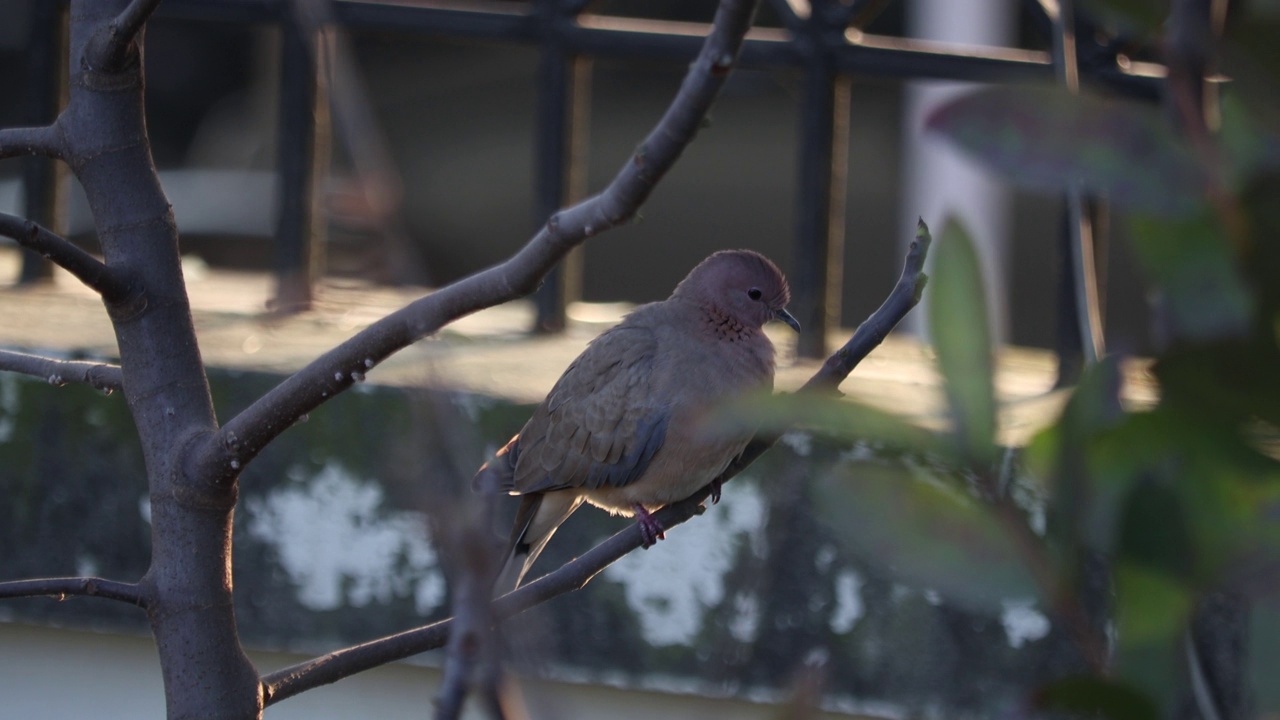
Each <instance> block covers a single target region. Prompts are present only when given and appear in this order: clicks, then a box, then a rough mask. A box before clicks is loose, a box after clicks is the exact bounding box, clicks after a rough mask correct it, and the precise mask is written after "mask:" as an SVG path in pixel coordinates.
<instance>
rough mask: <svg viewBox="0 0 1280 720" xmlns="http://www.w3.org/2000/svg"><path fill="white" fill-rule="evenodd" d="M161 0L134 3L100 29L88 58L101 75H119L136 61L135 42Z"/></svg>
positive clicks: (88, 49)
mask: <svg viewBox="0 0 1280 720" xmlns="http://www.w3.org/2000/svg"><path fill="white" fill-rule="evenodd" d="M159 4H160V0H133V2H130V3H129V5H128V6H127V7H125V9H124V10H121V11H120V14H119V15H117V16H115V17H114V18H112V19H111V22H109V23H107V24H106V25H104V26H103V27H101V28H99V29H98V31H97V32H95V33H94V34H93V37H92V38H90V39H89V45H88V47H86V48H85V58H86V59H87V60H88V61H89V67H91V68H93V69H94V70H97V71H99V72H117V71H119V70H121V69H123V68H124V67H125V65H126V64H127V63H128V62H129V60H130V59H131V58H133V57H136V52H137V51H136V50H134V49H133V48H134V47H135V46H134V44H133V40H134V38H135V37H137V35H138V33H139V32H141V31H142V26H143V25H145V24H146V23H147V19H148V18H150V17H151V13H153V12H155V9H156V7H157V6H158V5H159Z"/></svg>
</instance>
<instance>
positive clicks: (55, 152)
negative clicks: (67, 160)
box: [0, 123, 63, 160]
mask: <svg viewBox="0 0 1280 720" xmlns="http://www.w3.org/2000/svg"><path fill="white" fill-rule="evenodd" d="M62 153H63V148H62V137H61V135H60V134H59V132H58V129H57V124H56V123H55V124H53V125H41V126H39V127H19V128H4V129H0V160H4V159H5V158H12V157H23V156H25V155H41V156H44V157H49V158H59V159H60V158H61V157H62Z"/></svg>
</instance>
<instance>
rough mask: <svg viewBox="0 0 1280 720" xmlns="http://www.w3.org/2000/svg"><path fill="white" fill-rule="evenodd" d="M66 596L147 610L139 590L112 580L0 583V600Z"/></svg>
mask: <svg viewBox="0 0 1280 720" xmlns="http://www.w3.org/2000/svg"><path fill="white" fill-rule="evenodd" d="M68 595H80V596H84V597H99V598H104V599H107V600H119V601H120V602H126V603H129V604H130V605H137V606H138V607H141V608H145V607H146V606H147V595H146V593H145V592H144V591H143V589H142V587H141V586H139V585H136V584H134V583H123V582H119V581H116V580H105V579H103V578H96V577H57V578H34V579H31V580H11V581H9V582H0V598H25V597H55V598H59V599H61V598H63V597H66V596H68Z"/></svg>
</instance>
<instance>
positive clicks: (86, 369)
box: [0, 350, 123, 394]
mask: <svg viewBox="0 0 1280 720" xmlns="http://www.w3.org/2000/svg"><path fill="white" fill-rule="evenodd" d="M0 370H8V371H10V372H16V373H22V374H23V375H34V376H36V377H39V378H44V379H45V380H47V381H48V382H49V384H50V385H53V386H55V387H62V386H63V385H66V384H67V383H81V384H84V385H92V386H93V387H95V388H97V389H99V390H101V391H103V392H105V393H107V394H111V393H113V392H115V391H116V390H119V389H121V388H122V387H123V378H122V376H121V373H120V367H119V366H118V365H109V364H107V363H96V362H88V361H85V360H58V359H56V358H47V357H41V356H40V355H28V354H27V353H20V352H13V351H11V350H0Z"/></svg>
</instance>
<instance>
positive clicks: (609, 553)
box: [262, 221, 931, 705]
mask: <svg viewBox="0 0 1280 720" xmlns="http://www.w3.org/2000/svg"><path fill="white" fill-rule="evenodd" d="M930 243H931V238H930V236H929V229H928V228H927V227H926V226H925V224H924V222H923V221H921V222H920V223H919V224H918V226H917V232H916V239H915V241H914V242H913V243H912V244H911V249H910V250H909V251H908V253H907V259H906V262H905V263H904V266H903V269H902V275H901V276H900V277H899V279H898V282H897V284H896V285H894V288H893V290H892V291H891V292H890V294H889V297H888V298H887V299H886V300H885V301H884V303H883V304H881V306H880V307H879V308H878V309H877V310H876V311H875V312H874V313H872V314H871V317H869V318H867V320H866V322H864V323H862V324H861V325H859V326H858V329H857V330H856V331H854V333H853V335H852V336H851V337H850V338H849V342H848V343H846V344H845V345H844V347H842V348H840V349H839V350H837V351H836V352H835V353H834V354H832V355H831V357H830V358H828V359H827V362H826V363H825V364H824V365H823V366H822V368H821V369H819V370H818V372H817V373H815V374H814V376H813V377H812V378H810V379H809V382H808V383H806V384H805V386H804V388H802V389H801V390H800V392H824V393H831V392H836V391H837V390H836V388H837V387H838V386H839V385H840V383H841V382H842V381H843V380H844V379H845V378H847V377H848V376H849V373H850V372H851V371H852V370H853V369H854V368H855V367H857V365H858V363H859V362H861V361H862V359H863V358H865V357H866V356H867V354H868V353H870V352H871V350H873V349H874V348H875V347H876V346H878V345H879V344H880V343H881V342H882V341H883V340H884V338H885V336H887V335H888V333H889V331H890V330H892V329H893V328H894V327H895V326H897V324H898V323H899V322H901V320H902V318H904V317H906V315H907V313H908V312H910V311H911V309H912V308H914V307H915V306H916V305H917V304H918V303H919V302H920V295H921V292H922V291H923V290H924V286H925V283H926V282H927V280H928V278H927V277H926V276H925V274H924V271H923V268H924V261H925V258H926V256H927V255H928V252H929V245H930ZM776 442H777V436H776V435H773V434H769V435H765V434H761V435H759V436H757V437H756V438H755V439H754V440H752V442H751V444H750V445H748V446H747V449H746V451H745V452H744V453H743V454H742V456H741V457H739V458H738V460H737V461H735V462H734V463H733V464H732V465H730V466H729V468H728V469H726V470H725V471H724V473H723V474H721V475H720V477H719V478H717V482H719V483H724V482H726V481H728V480H729V479H731V478H733V477H734V476H736V475H737V474H738V473H740V472H742V470H743V469H745V468H746V467H747V466H748V465H750V464H751V463H752V462H754V461H755V460H756V459H757V458H759V457H760V455H761V454H763V453H764V451H765V450H768V449H769V448H770V447H772V446H773V445H774V443H776ZM713 484H714V483H713ZM710 495H711V486H710V485H708V486H707V487H704V488H702V489H701V490H699V491H698V492H696V493H694V494H693V495H692V496H690V497H688V498H686V499H684V500H681V501H680V502H678V503H673V504H671V505H668V506H666V507H664V508H662V509H661V510H659V511H657V512H656V513H654V518H655V519H656V520H657V521H658V522H659V523H660V524H661V525H662V527H663V528H667V529H670V528H673V527H675V526H676V525H679V524H681V523H683V522H685V521H687V520H689V519H690V518H692V517H693V516H695V515H698V514H701V512H702V510H703V503H704V502H706V500H707V498H708V497H709V496H710ZM642 543H643V538H642V537H641V534H640V526H639V525H638V524H634V523H633V524H630V525H628V526H627V527H626V528H625V529H623V530H622V531H620V532H618V533H616V534H615V535H613V536H612V537H610V538H609V539H608V540H605V541H604V542H602V543H600V544H599V545H597V546H595V547H594V548H592V549H591V550H589V551H587V552H586V553H584V554H582V555H580V556H578V557H577V558H575V559H574V560H572V561H570V562H568V563H566V564H564V565H563V566H561V567H560V568H559V569H557V570H555V571H553V572H551V573H549V574H547V575H544V576H543V577H541V578H539V579H537V580H535V581H534V582H531V583H529V584H527V585H523V586H521V587H520V588H518V589H516V590H515V591H513V592H510V593H507V594H506V595H504V596H502V597H501V598H498V599H497V600H495V601H494V602H493V604H492V606H491V607H492V616H493V618H494V620H495V621H501V620H503V619H505V618H508V617H511V616H512V615H517V614H519V613H521V612H524V611H525V610H528V609H529V608H531V607H533V606H535V605H539V604H541V603H544V602H546V601H547V600H550V599H552V598H555V597H559V596H560V595H564V594H566V593H570V592H573V591H574V590H579V589H581V588H582V587H584V586H585V585H586V584H587V583H588V582H589V581H590V580H591V578H593V577H595V576H596V575H597V574H599V573H600V571H601V570H604V569H605V568H606V567H608V566H609V565H611V564H613V563H614V562H616V561H617V560H618V559H619V558H621V557H622V556H624V555H626V554H627V553H630V552H632V551H633V550H635V549H636V548H639V547H640V546H641V544H642ZM452 622H453V621H452V620H441V621H440V622H437V623H433V624H431V625H426V626H424V627H420V628H415V629H413V630H408V631H405V632H402V633H398V634H396V635H391V636H389V637H385V638H380V639H378V640H371V641H369V642H367V643H364V644H362V645H356V646H354V647H350V648H346V649H343V650H337V651H335V652H332V653H329V654H328V655H324V656H322V657H318V658H315V659H313V660H309V661H307V662H305V663H301V664H299V665H294V666H292V667H287V668H284V669H282V670H278V671H276V672H273V673H269V674H267V675H264V676H263V678H262V687H263V695H262V697H263V702H264V703H265V704H266V705H273V704H275V703H277V702H279V701H281V700H284V699H285V698H288V697H292V696H294V695H297V694H298V693H301V692H304V691H306V690H309V689H311V688H313V687H318V686H320V685H327V684H329V683H332V682H336V681H338V680H341V679H342V678H344V677H348V676H350V675H354V674H356V673H358V672H362V671H364V670H369V669H372V668H375V667H378V666H380V665H385V664H386V663H389V662H395V661H396V660H403V659H405V658H407V657H410V656H413V655H417V654H418V653H421V652H426V651H427V650H434V649H436V648H439V647H442V646H444V644H445V643H446V642H448V640H449V633H450V629H451V628H452Z"/></svg>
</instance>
